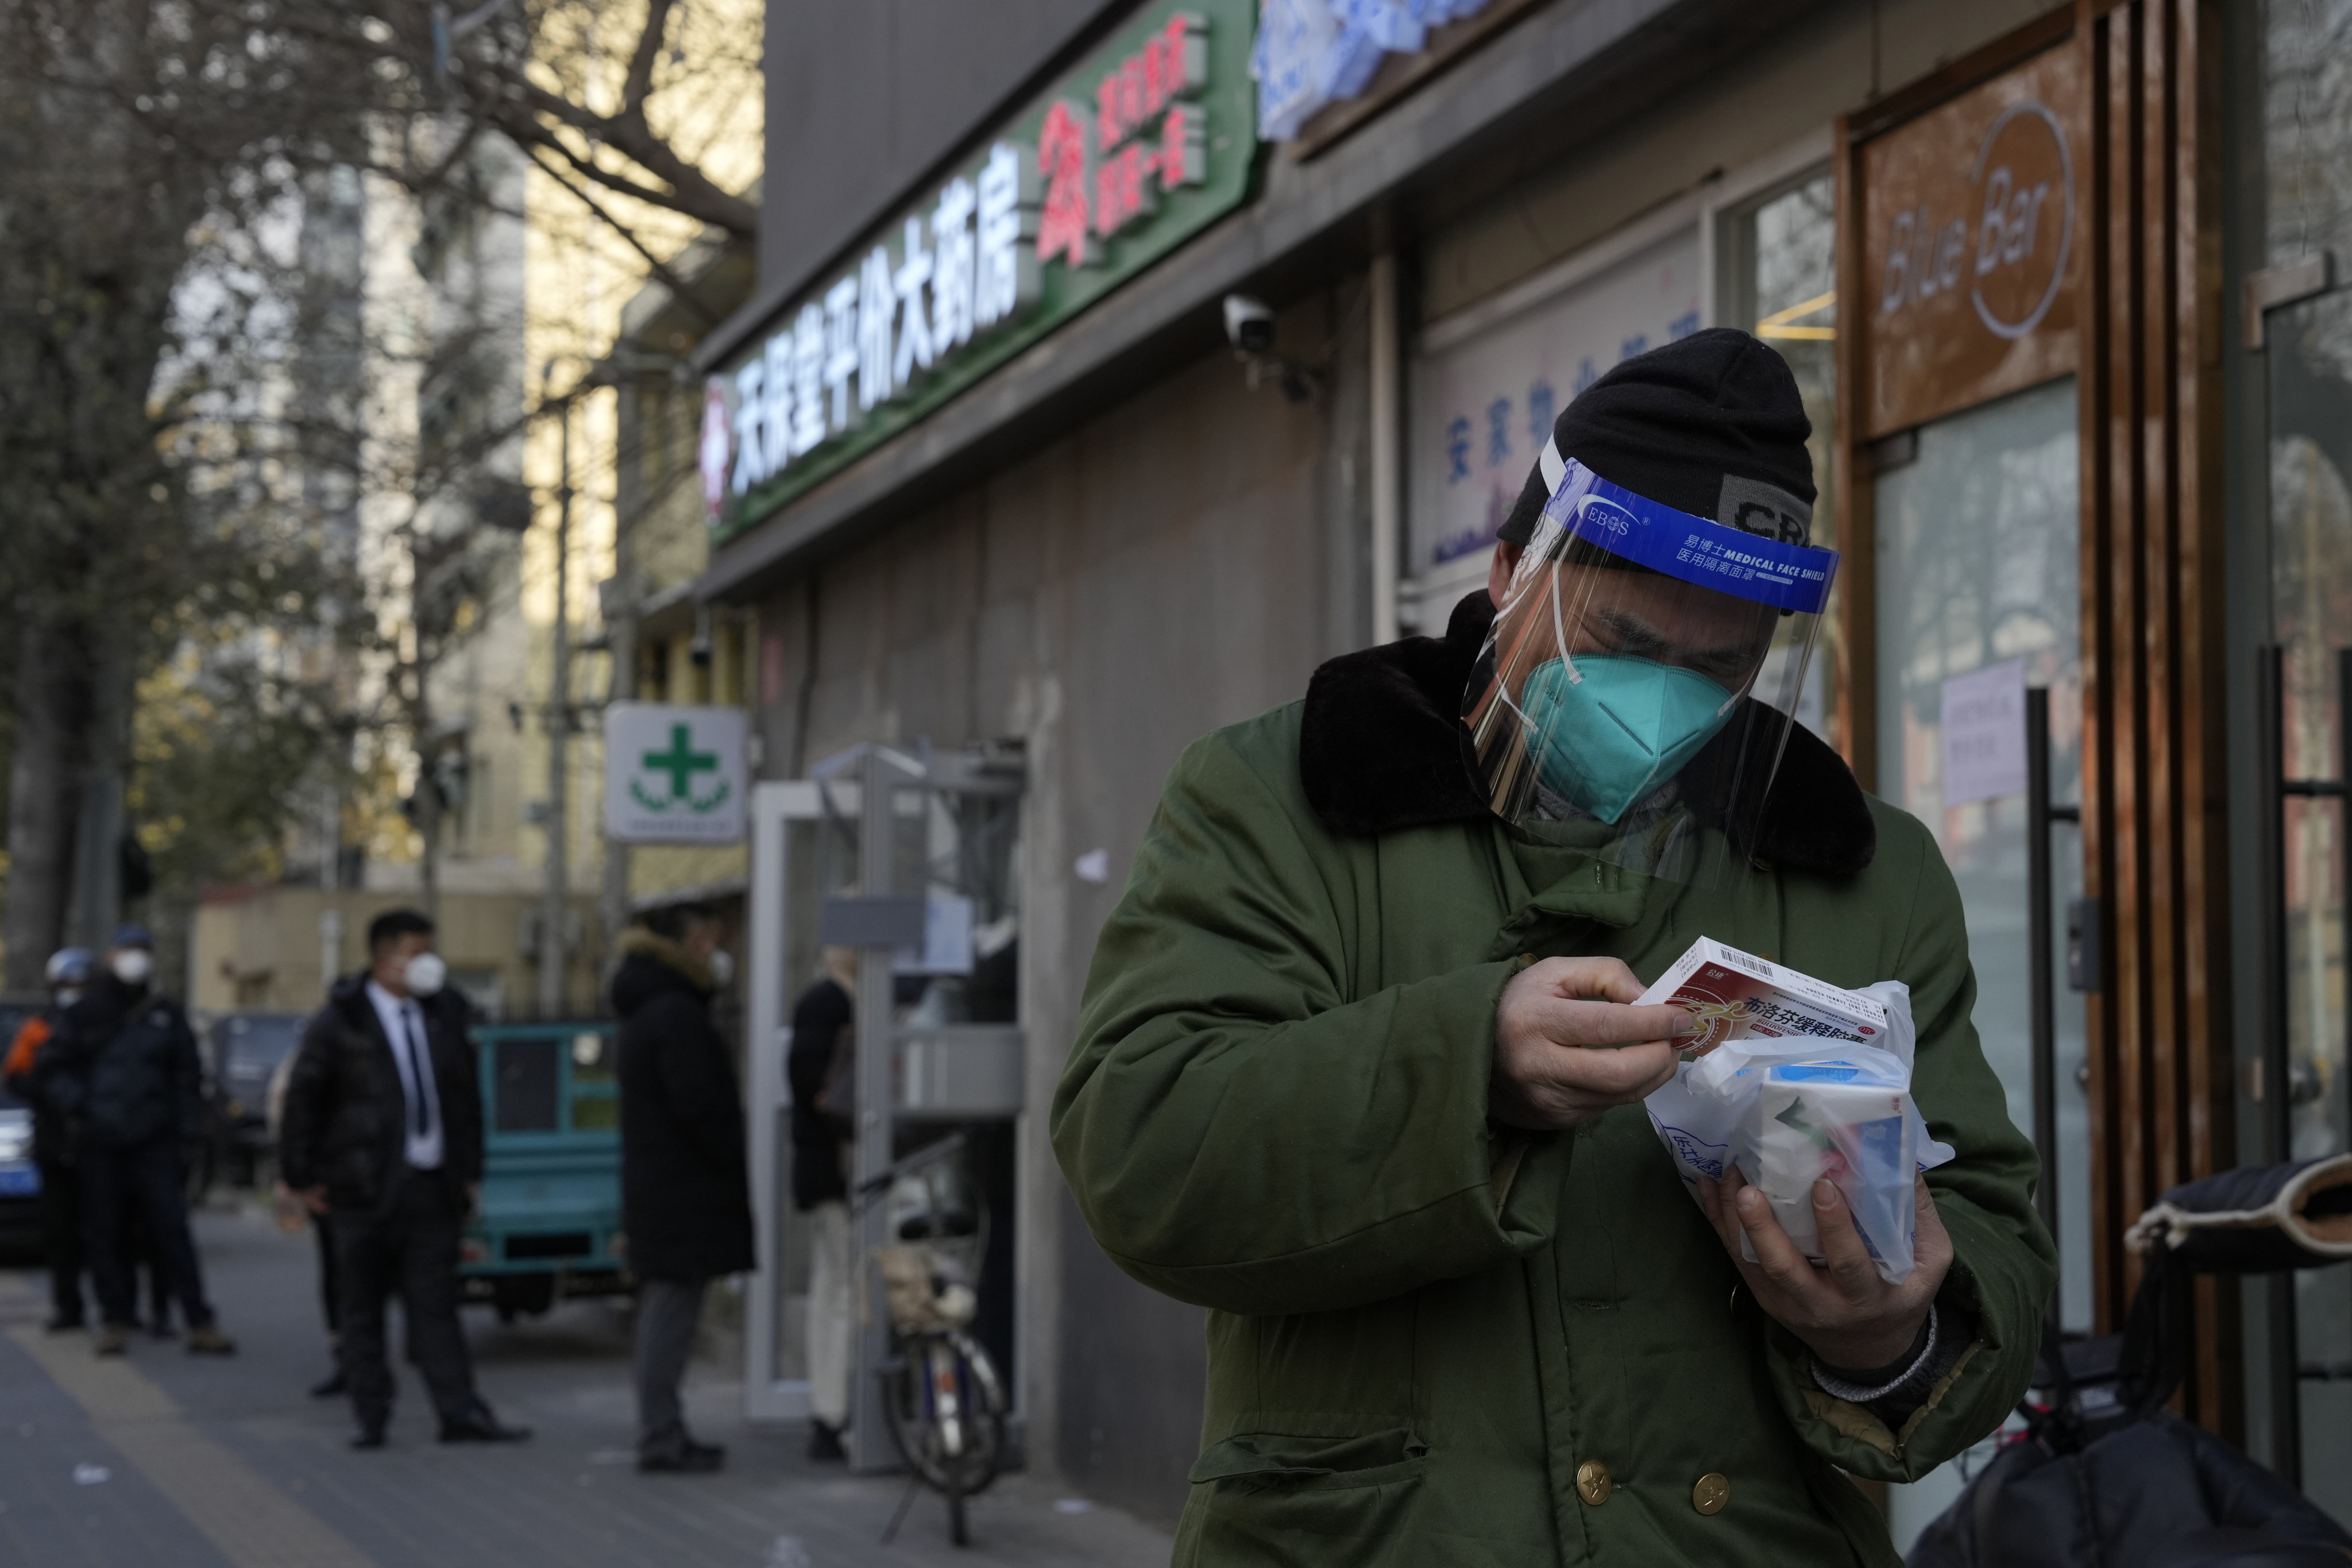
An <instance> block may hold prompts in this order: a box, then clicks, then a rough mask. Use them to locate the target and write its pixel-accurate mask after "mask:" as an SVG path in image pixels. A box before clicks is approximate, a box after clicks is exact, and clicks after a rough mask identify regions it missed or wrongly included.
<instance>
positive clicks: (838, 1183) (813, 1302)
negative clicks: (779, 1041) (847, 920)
mask: <svg viewBox="0 0 2352 1568" xmlns="http://www.w3.org/2000/svg"><path fill="white" fill-rule="evenodd" d="M856 983H857V950H856V948H851V947H828V948H826V949H825V950H824V975H823V976H822V977H820V978H819V979H818V981H817V983H816V984H814V985H812V986H810V987H809V988H808V989H807V990H806V991H804V992H803V993H802V994H801V998H800V1001H799V1002H798V1003H797V1004H795V1005H794V1006H793V1044H792V1050H791V1052H790V1054H788V1055H787V1056H786V1057H785V1058H784V1073H785V1076H786V1077H787V1078H788V1079H790V1080H791V1082H792V1090H793V1207H794V1208H796V1209H798V1210H800V1211H801V1212H802V1213H803V1214H805V1215H808V1216H809V1310H808V1361H809V1458H812V1459H839V1458H845V1457H846V1450H845V1448H844V1447H843V1446H842V1441H841V1436H842V1433H843V1432H844V1431H845V1430H846V1428H847V1427H848V1425H849V1378H850V1367H849V1363H850V1361H851V1360H852V1358H853V1356H854V1354H855V1352H856V1321H855V1320H854V1318H853V1317H852V1310H851V1291H852V1286H853V1283H854V1279H855V1276H854V1274H853V1272H852V1270H851V1267H850V1254H851V1250H852V1248H851V1247H850V1235H849V1143H850V1139H851V1136H852V1134H853V1133H854V1131H855V1130H856V1128H855V1123H854V1121H853V1120H852V1118H851V1114H850V1112H851V1109H852V1107H851V1105H850V1104H849V1103H848V1102H849V1101H850V1100H854V1098H855V1096H854V1095H853V1094H851V1093H850V1092H849V1091H850V1089H851V1086H852V1085H853V1084H854V1083H855V1081H856V1051H855V1048H854V1046H855V1041H856V1032H855V1031H854V1030H853V1029H852V1027H851V1022H852V1016H853V1010H852V1007H851V1005H850V993H851V991H852V989H853V988H854V987H855V986H856Z"/></svg>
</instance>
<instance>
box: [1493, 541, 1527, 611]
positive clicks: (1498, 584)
mask: <svg viewBox="0 0 2352 1568" xmlns="http://www.w3.org/2000/svg"><path fill="white" fill-rule="evenodd" d="M1526 553H1527V551H1526V549H1525V547H1523V546H1521V545H1517V544H1513V543H1512V542H1510V541H1509V540H1507V539H1498V540H1496V542H1495V559H1494V563H1493V564H1491V565H1489V566H1488V567H1487V568H1486V597H1487V599H1488V600H1489V601H1491V602H1492V603H1493V605H1494V606H1495V608H1496V609H1498V610H1499V609H1501V608H1502V607H1503V601H1504V599H1505V598H1507V597H1508V596H1509V595H1510V592H1511V574H1513V573H1515V572H1517V570H1518V569H1519V557H1520V556H1522V555H1524V554H1526Z"/></svg>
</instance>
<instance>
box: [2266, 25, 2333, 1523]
mask: <svg viewBox="0 0 2352 1568" xmlns="http://www.w3.org/2000/svg"><path fill="white" fill-rule="evenodd" d="M2263 56H2264V60H2263V65H2264V82H2263V121H2264V123H2263V143H2264V146H2263V152H2264V158H2265V162H2266V163H2267V170H2266V173H2267V176H2268V177H2267V179H2266V180H2265V182H2264V187H2263V188H2264V192H2265V195H2266V196H2267V213H2266V220H2265V227H2266V234H2265V250H2266V255H2265V256H2264V258H2263V261H2264V264H2265V265H2267V266H2270V267H2286V266H2289V265H2292V264H2294V263H2297V262H2307V261H2309V260H2310V259H2311V258H2314V257H2315V256H2317V255H2319V254H2321V253H2324V252H2332V253H2333V255H2334V258H2335V278H2336V279H2339V280H2340V279H2342V278H2343V276H2344V273H2345V270H2346V267H2347V259H2352V75H2347V71H2346V68H2345V62H2346V60H2347V58H2352V0H2300V3H2298V4H2294V5H2282V4H2272V5H2266V6H2265V7H2264V8H2263ZM2264 326H2265V333H2264V336H2265V339H2266V345H2265V348H2264V351H2263V360H2264V363H2263V373H2264V376H2265V379H2266V381H2267V387H2266V394H2267V395H2266V403H2267V419H2268V430H2267V442H2266V447H2267V449H2266V452H2265V454H2264V456H2265V458H2266V461H2267V466H2268V470H2269V474H2268V477H2269V489H2270V523H2271V533H2270V547H2271V632H2272V636H2273V637H2274V638H2275V639H2276V640H2277V641H2278V643H2279V644H2280V645H2281V647H2282V651H2283V658H2282V666H2283V669H2282V674H2283V677H2284V679H2283V682H2282V685H2283V689H2284V690H2283V696H2284V703H2283V708H2284V712H2283V714H2282V718H2283V720H2284V734H2283V739H2284V755H2283V756H2282V757H2281V758H2280V759H2279V761H2280V772H2281V773H2283V775H2284V776H2285V777H2287V778H2291V779H2335V778H2338V777H2341V776H2342V775H2341V772H2340V766H2341V764H2340V759H2341V757H2342V755H2343V752H2342V744H2343V737H2342V735H2341V734H2340V733H2339V730H2340V715H2341V713H2342V711H2343V709H2342V706H2341V704H2342V700H2343V698H2344V696H2345V694H2344V693H2343V692H2341V691H2340V690H2339V685H2340V680H2339V674H2338V672H2339V670H2340V669H2341V668H2343V667H2342V665H2341V664H2340V663H2339V656H2341V655H2342V654H2343V652H2344V650H2346V649H2347V647H2352V292H2347V290H2346V289H2344V288H2343V286H2342V284H2341V282H2340V281H2339V282H2338V284H2337V286H2336V288H2335V289H2332V290H2329V291H2326V292H2322V293H2320V294H2318V295H2317V296H2315V297H2313V298H2309V299H2305V300H2301V301H2299V302H2297V303H2295V304H2293V305H2290V306H2287V307H2285V308H2284V309H2280V310H2273V311H2271V312H2270V314H2269V316H2268V318H2267V321H2265V323H2264ZM2346 810H2347V805H2346V803H2345V802H2344V801H2342V800H2328V799H2316V798H2310V797H2303V798H2293V797H2290V798H2288V799H2287V800H2286V801H2285V802H2284V818H2285V830H2286V833H2285V839H2286V842H2285V859H2286V878H2285V889H2284V890H2285V897H2286V939H2287V942H2286V954H2285V960H2286V963H2285V968H2286V978H2287V985H2286V991H2287V1009H2286V1011H2287V1048H2288V1069H2289V1070H2288V1076H2289V1079H2290V1082H2289V1084H2288V1094H2289V1097H2290V1099H2289V1104H2290V1108H2291V1109H2290V1112H2289V1117H2290V1134H2291V1144H2292V1154H2293V1157H2294V1159H2297V1160H2309V1159H2315V1158H2318V1157H2320V1156H2323V1155H2328V1154H2336V1153H2341V1152H2344V1151H2345V1150H2346V1149H2347V1148H2352V1080H2347V1061H2346V1035H2347V1018H2346V1013H2345V1008H2346V1005H2347V994H2346V965H2345V957H2346V946H2347V934H2346V925H2345V921H2346V908H2345V886H2344V871H2345V866H2346V846H2345V843H2344V838H2345V836H2346V835H2347V833H2352V823H2347V820H2346V815H2345V814H2346ZM2294 1292H2295V1326H2296V1340H2297V1344H2296V1347H2295V1359H2296V1362H2297V1364H2298V1367H2299V1369H2300V1372H2301V1374H2302V1375H2301V1378H2300V1379H2299V1382H2300V1391H2299V1392H2300V1400H2301V1415H2302V1422H2301V1424H2302V1433H2303V1475H2304V1483H2305V1487H2306V1489H2308V1490H2309V1491H2310V1493H2311V1495H2312V1496H2313V1498H2314V1499H2315V1500H2318V1501H2319V1502H2320V1503H2322V1504H2323V1505H2325V1506H2326V1507H2327V1508H2329V1509H2330V1510H2332V1511H2333V1512H2334V1513H2335V1514H2336V1517H2337V1518H2339V1519H2352V1468H2347V1467H2346V1466H2345V1465H2344V1464H2343V1463H2342V1462H2341V1457H2342V1456H2343V1455H2344V1454H2346V1453H2347V1451H2352V1273H2347V1270H2345V1269H2342V1268H2332V1269H2315V1270H2311V1271H2309V1272H2306V1273H2304V1274H2301V1275H2298V1276H2296V1277H2295V1280H2294Z"/></svg>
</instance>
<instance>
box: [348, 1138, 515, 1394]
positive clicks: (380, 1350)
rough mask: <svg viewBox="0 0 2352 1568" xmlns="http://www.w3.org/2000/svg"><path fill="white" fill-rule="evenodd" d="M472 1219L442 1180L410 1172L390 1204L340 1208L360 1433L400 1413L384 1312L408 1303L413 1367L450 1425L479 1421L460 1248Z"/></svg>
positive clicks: (403, 1307)
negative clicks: (395, 1408)
mask: <svg viewBox="0 0 2352 1568" xmlns="http://www.w3.org/2000/svg"><path fill="white" fill-rule="evenodd" d="M465 1221H466V1216H465V1213H464V1211H463V1209H462V1208H461V1207H460V1205H459V1203H458V1200H457V1195H456V1194H455V1193H454V1192H452V1191H451V1187H450V1184H449V1183H448V1182H446V1180H444V1179H443V1178H442V1177H441V1176H440V1175H439V1173H435V1172H428V1171H407V1172H404V1173H402V1174H401V1175H400V1176H399V1177H398V1178H397V1185H396V1186H395V1187H394V1190H393V1191H392V1192H391V1193H390V1194H387V1196H386V1199H385V1201H384V1202H383V1203H382V1204H380V1205H377V1206H376V1207H375V1208H374V1209H373V1210H372V1211H370V1212H368V1213H364V1214H350V1213H345V1212H343V1211H341V1210H338V1211H336V1212H335V1213H334V1214H333V1215H331V1216H330V1218H329V1221H328V1224H329V1226H330V1227H331V1231H332V1233H333V1237H334V1244H335V1287H336V1294H337V1296H338V1298H339V1300H340V1303H341V1310H340V1311H339V1312H338V1314H337V1315H338V1316H339V1317H340V1318H341V1320H342V1363H343V1375H344V1376H345V1377H346V1378H347V1379H349V1380H350V1383H351V1389H352V1414H353V1415H357V1416H358V1417H359V1422H360V1426H362V1427H363V1428H368V1429H373V1428H378V1427H381V1426H383V1424H384V1422H385V1421H386V1420H387V1419H388V1418H389V1417H390V1416H391V1415H392V1394H393V1380H392V1366H391V1363H390V1362H389V1361H388V1360H387V1359H386V1357H385V1353H384V1305H385V1303H386V1302H387V1301H388V1300H390V1299H391V1297H392V1296H393V1295H394V1292H397V1293H398V1294H399V1296H400V1304H401V1316H402V1318H403V1320H404V1322H405V1324H406V1327H407V1352H408V1360H409V1363H410V1364H411V1365H413V1366H415V1368H416V1370H417V1372H418V1373H419V1374H421V1375H422V1376H423V1377H424V1379H425V1391H426V1392H427V1393H428V1394H431V1395H432V1398H433V1408H434V1409H435V1410H436V1411H437V1412H438V1413H439V1414H440V1416H441V1419H442V1420H444V1421H455V1420H457V1419H458V1418H459V1417H461V1416H464V1415H469V1414H471V1413H472V1412H473V1411H474V1409H475V1408H476V1407H477V1406H478V1404H479V1403H480V1402H479V1401H478V1399H477V1398H476V1397H475V1394H474V1367H473V1362H472V1361H471V1359H470V1358H469V1357H468V1356H467V1353H466V1334H465V1331H464V1330H463V1329H462V1328H460V1327H459V1326H458V1323H457V1242H458V1238H459V1236H460V1234H461V1233H462V1232H463V1230H464V1228H465Z"/></svg>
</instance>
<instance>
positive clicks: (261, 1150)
mask: <svg viewBox="0 0 2352 1568" xmlns="http://www.w3.org/2000/svg"><path fill="white" fill-rule="evenodd" d="M304 1021H305V1019H304V1016H303V1015H302V1014H300V1013H228V1014H224V1015H223V1016H220V1017H217V1018H215V1019H214V1020H213V1021H212V1023H211V1024H210V1025H209V1026H207V1027H206V1029H205V1068H206V1071H205V1094H206V1096H207V1098H208V1099H209V1100H210V1104H209V1106H208V1108H207V1115H206V1118H205V1123H206V1128H207V1137H206V1142H208V1144H209V1145H210V1147H209V1150H208V1152H209V1154H210V1159H209V1160H208V1161H207V1162H206V1163H208V1164H209V1165H210V1167H211V1170H212V1173H215V1174H216V1175H219V1176H223V1177H226V1179H227V1180H229V1181H230V1182H233V1183H235V1184H237V1185H239V1186H247V1187H249V1186H251V1185H253V1184H254V1181H255V1180H256V1178H257V1175H258V1173H259V1169H258V1168H259V1163H260V1159H261V1156H262V1155H263V1154H265V1153H267V1152H268V1151H269V1079H270V1075H271V1074H273V1073H275V1072H276V1071H277V1070H278V1063H279V1062H281V1061H284V1060H285V1059H286V1058H287V1056H288V1055H289V1053H291V1052H292V1050H293V1049H294V1047H295V1046H296V1045H298V1044H299V1043H300V1041H301V1038H302V1025H303V1023H304Z"/></svg>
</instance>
